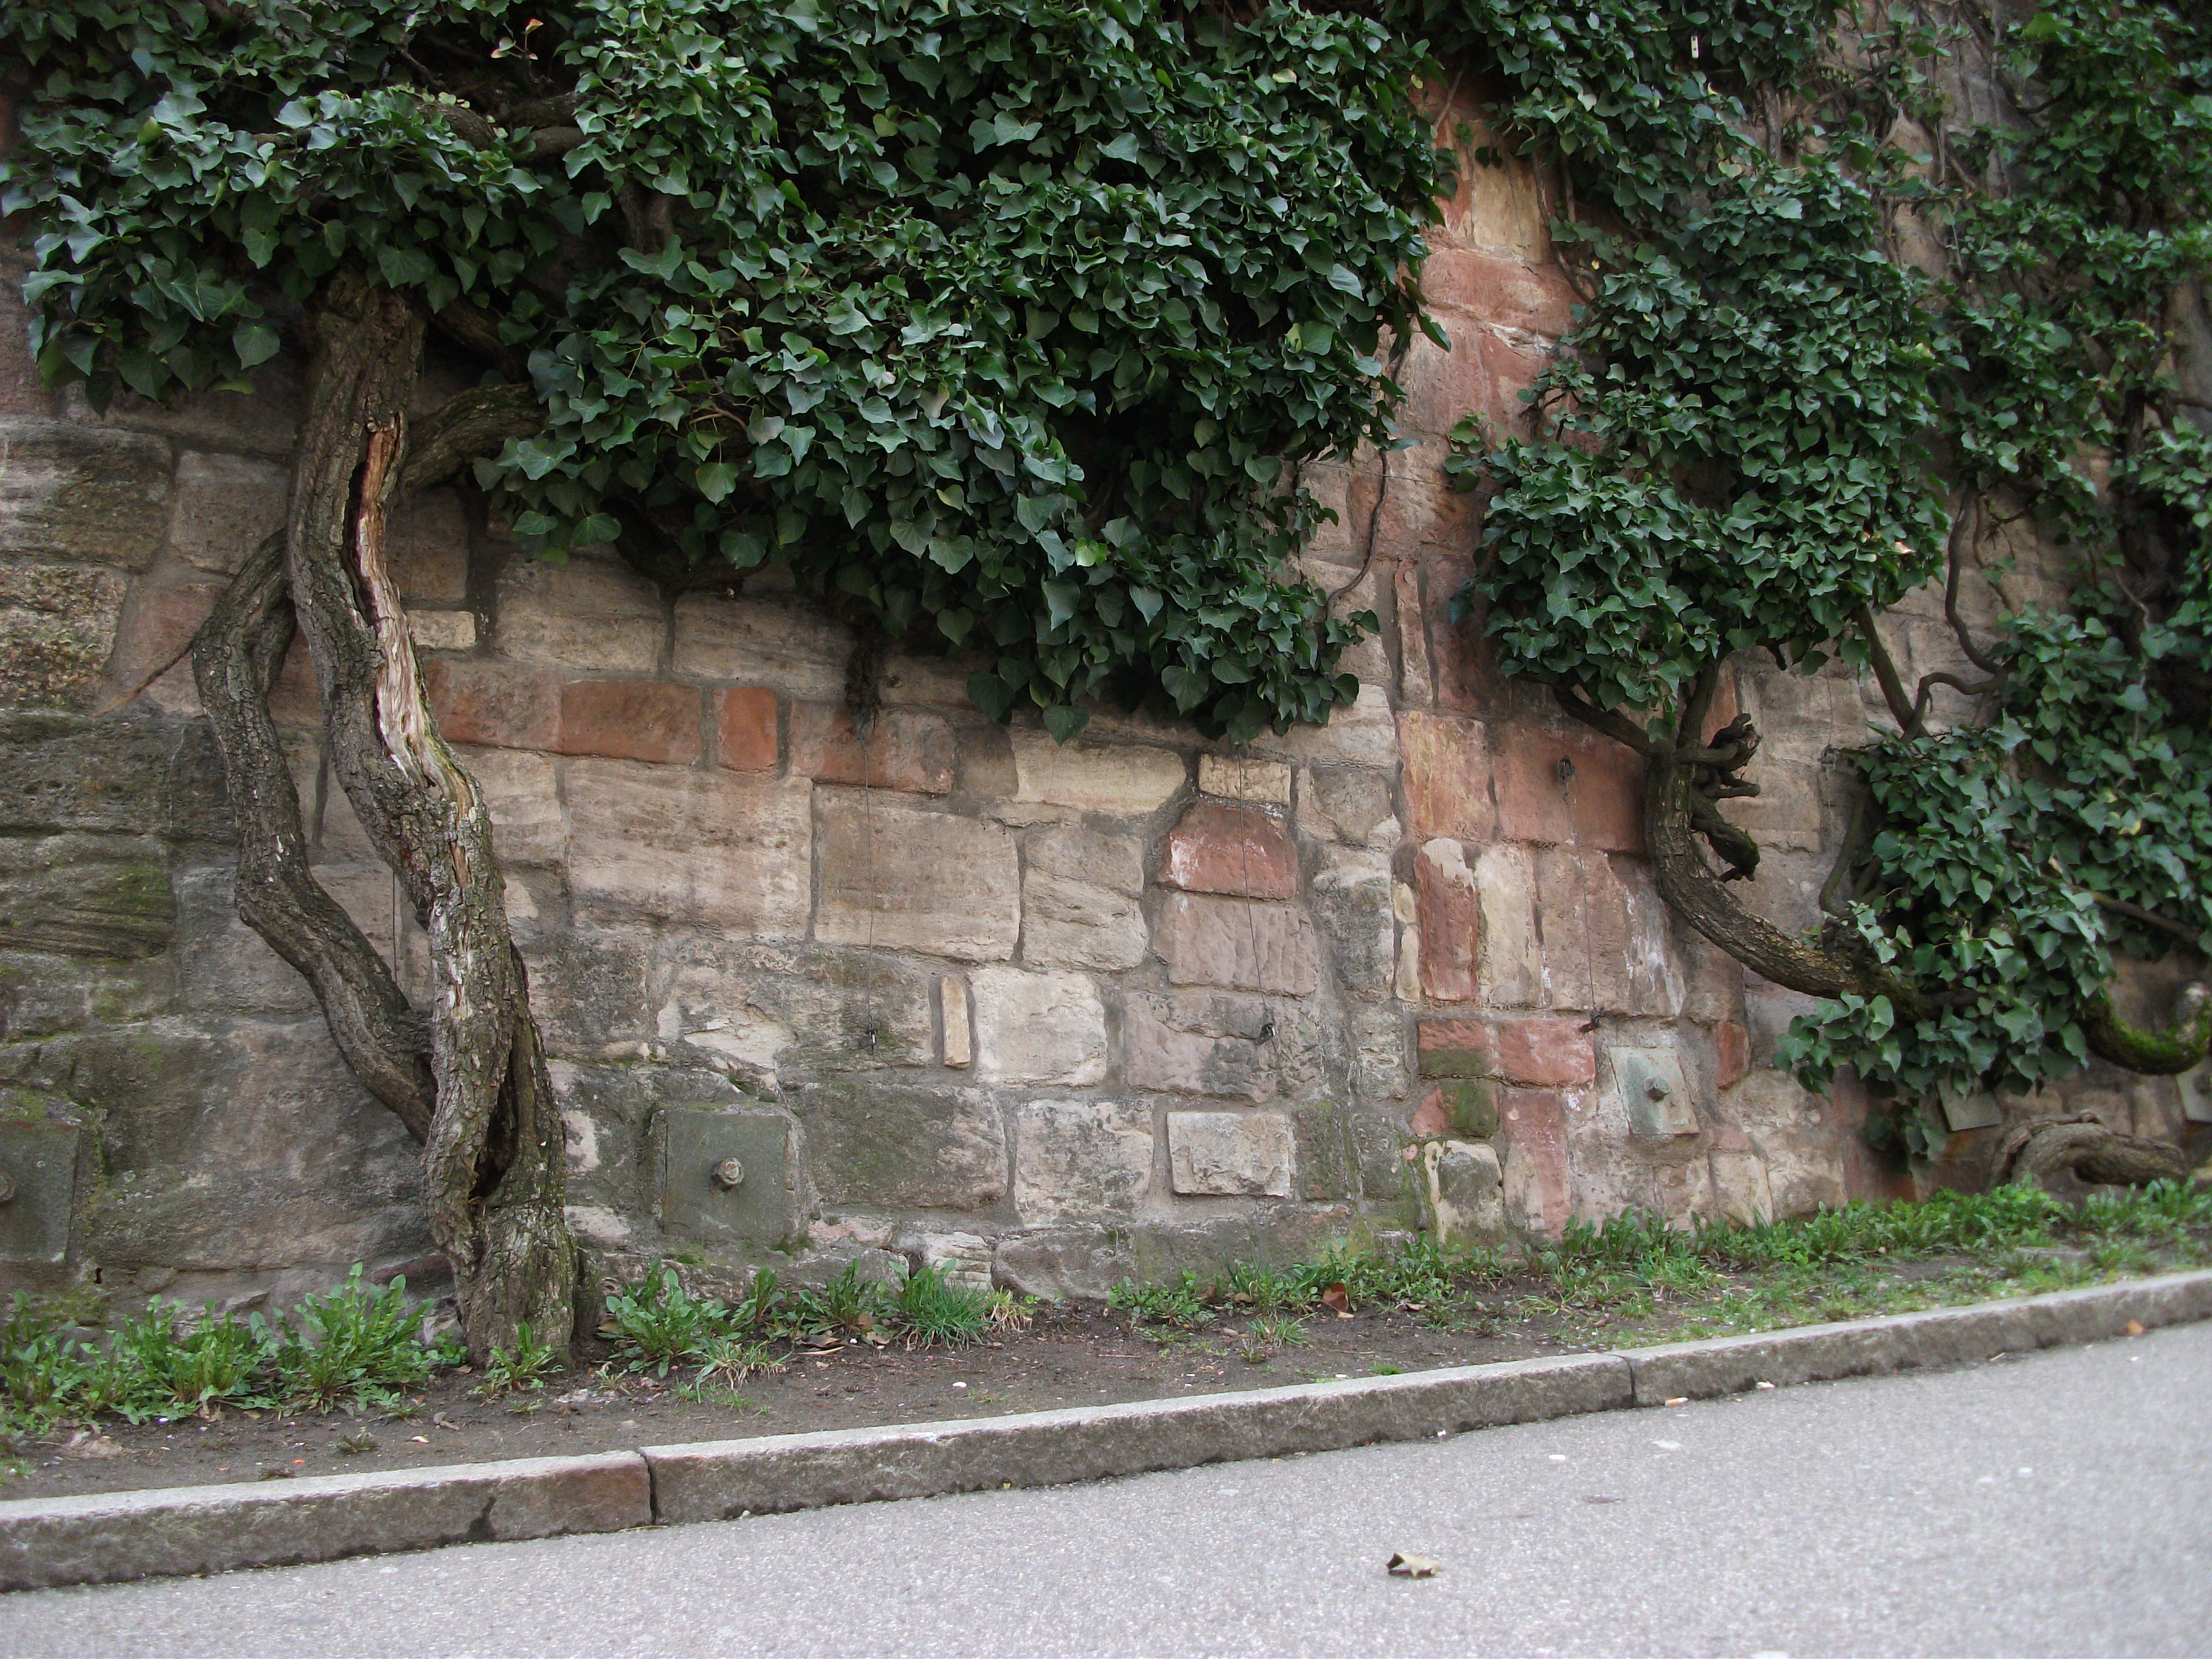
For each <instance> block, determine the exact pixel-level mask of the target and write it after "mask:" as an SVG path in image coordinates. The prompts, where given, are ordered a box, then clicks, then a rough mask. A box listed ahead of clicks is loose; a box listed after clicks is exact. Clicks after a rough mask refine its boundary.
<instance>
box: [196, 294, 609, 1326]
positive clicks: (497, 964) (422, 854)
mask: <svg viewBox="0 0 2212 1659" xmlns="http://www.w3.org/2000/svg"><path fill="white" fill-rule="evenodd" d="M306 326H307V333H308V337H309V339H310V343H311V345H312V347H313V359H312V362H311V364H310V367H309V371H308V396H307V416H306V419H305V421H304V422H303V423H302V425H301V431H300V435H299V441H298V448H297V450H296V452H295V458H294V465H293V488H292V506H291V516H290V520H289V524H288V526H287V528H286V532H285V538H284V550H285V552H284V571H285V575H286V578H287V583H286V586H288V587H289V595H290V601H291V607H292V610H293V611H294V612H295V614H296V616H297V618H298V624H299V627H300V630H301V633H302V634H303V635H304V636H305V637H306V639H307V647H308V652H309V654H310V656H311V657H312V659H313V663H314V668H315V679H316V684H317V687H318V689H319V690H320V692H321V694H322V701H323V711H324V713H323V718H324V726H325V741H326V743H327V745H328V754H329V758H330V762H331V769H332V772H333V774H334V775H335V776H336V777H337V781H338V782H339V785H340V786H341V787H343V789H344V790H345V792H346V797H347V799H348V800H349V801H350V802H351V804H352V805H353V808H354V811H355V813H356V816H357V817H359V819H360V821H361V823H362V829H364V831H365V832H366V833H367V835H368V838H369V841H370V842H371V843H372V844H373V845H374V847H375V848H376V850H377V852H378V854H379V855H380V857H381V858H383V860H385V862H386V864H387V865H389V866H391V868H392V871H393V872H394V873H395V874H396V875H397V876H398V879H399V881H400V883H401V884H402V885H403V886H404V888H405V890H406V891H407V894H408V896H409V899H410V902H412V904H413V906H414V909H415V914H416V919H417V920H418V921H420V922H421V924H422V927H423V930H424V932H425V933H426V934H427V935H428V940H429V952H430V967H431V980H432V986H431V1006H430V1009H429V1013H428V1019H427V1021H424V1020H422V1018H421V1017H420V1016H417V1015H415V1014H414V1013H413V1012H412V1011H410V1010H408V1009H407V1008H406V1005H405V1003H404V1000H400V999H399V995H398V989H397V987H396V985H393V984H392V981H391V975H390V972H389V970H388V969H385V967H384V964H382V963H380V962H378V963H375V967H374V969H373V970H372V969H368V968H367V967H365V966H364V965H363V963H362V962H361V961H360V960H359V959H358V957H359V956H366V957H368V958H369V959H371V960H374V955H375V953H374V950H373V949H371V948H370V947H369V946H368V943H367V941H366V939H362V938H361V936H360V933H359V930H358V929H355V928H352V927H351V924H350V922H345V921H344V917H343V912H342V911H339V910H337V907H336V905H335V904H334V903H331V902H330V900H329V897H328V895H326V894H323V893H322V892H321V890H320V888H319V887H317V886H315V884H313V878H312V877H309V876H307V873H306V864H305V858H306V855H305V849H304V842H303V837H302V836H301V832H300V823H299V807H298V800H297V796H296V794H295V793H294V792H293V790H292V786H291V780H290V776H289V772H287V771H285V770H284V769H283V757H282V755H281V752H280V751H278V750H277V748H276V738H275V732H274V730H273V728H272V727H270V725H269V721H268V714H267V710H266V707H265V700H264V689H265V685H266V683H267V671H266V666H265V664H266V662H267V661H270V660H273V659H274V656H276V655H281V651H279V652H276V653H273V654H272V653H271V652H270V649H269V647H268V645H267V643H266V642H265V641H266V636H267V635H268V634H269V633H270V628H271V624H270V623H269V622H268V621H267V620H265V617H266V613H268V612H269V611H271V610H272V609H273V608H274V607H276V605H278V604H279V602H280V600H279V596H278V595H277V594H276V592H275V584H274V582H273V580H270V578H268V577H267V576H263V577H260V578H258V580H257V581H256V582H255V583H247V582H246V580H244V579H243V578H241V580H240V583H239V584H237V585H235V586H234V588H233V590H232V593H231V594H230V595H229V596H228V598H227V599H226V601H225V605H226V607H227V608H228V610H230V611H234V612H235V613H236V614H235V615H234V617H232V618H231V619H230V620H229V621H228V622H227V623H226V624H225V627H224V628H223V629H217V630H216V631H215V633H213V634H211V635H210V641H209V645H208V649H207V651H206V652H205V653H204V655H205V657H206V662H205V664H204V665H201V664H199V663H197V662H196V669H197V670H198V671H200V672H201V673H202V674H203V676H204V678H203V687H204V689H205V688H206V687H208V686H210V685H212V686H213V688H214V690H215V691H216V697H215V698H213V699H210V702H209V706H210V710H211V711H214V710H216V709H217V708H218V706H220V709H221V712H220V713H219V714H217V716H216V718H217V726H218V737H219V739H220V740H221V744H220V746H221V748H222V757H223V763H224V769H225V774H226V779H227V781H228V782H229V784H230V787H231V796H232V801H233V806H234V812H235V814H236V816H237V817H238V818H239V820H240V874H241V879H240V915H242V916H243V917H244V919H245V920H246V922H247V923H248V925H249V926H252V927H254V928H255V930H256V931H257V932H258V933H261V934H262V935H263V937H264V938H265V939H269V940H270V943H271V944H272V945H275V946H276V948H277V950H278V951H279V952H280V954H284V955H285V956H286V958H287V960H292V961H295V963H296V962H297V961H298V957H295V956H294V955H293V954H292V952H291V951H288V950H287V948H286V943H289V944H290V945H292V946H293V948H294V949H295V950H297V951H299V952H300V955H301V956H303V957H307V959H308V960H309V961H310V962H312V963H315V964H316V965H315V966H314V967H313V968H303V969H302V971H305V972H307V973H308V975H309V978H310V979H311V980H312V981H314V982H315V983H316V986H317V990H318V994H320V995H324V996H325V1008H326V1009H327V1008H330V1007H331V1006H332V1004H333V1002H335V1003H336V1004H337V1006H338V1007H339V1009H340V1010H341V1012H343V1014H344V1015H345V1017H346V1018H347V1019H348V1021H349V1022H350V1023H349V1026H348V1028H347V1029H346V1030H341V1029H340V1018H339V1017H338V1016H337V1015H333V1017H332V1020H331V1025H332V1030H333V1031H334V1032H336V1033H337V1034H338V1038H339V1041H340V1043H341V1046H342V1048H343V1049H344V1052H345V1053H346V1056H347V1058H348V1060H349V1061H350V1062H352V1063H353V1064H354V1065H355V1068H356V1072H357V1073H361V1075H362V1077H363V1079H364V1081H365V1082H367V1083H368V1084H369V1086H370V1087H371V1089H372V1091H374V1092H376V1093H377V1095H378V1097H379V1098H380V1099H384V1100H386V1103H387V1104H391V1105H392V1106H393V1108H394V1109H395V1110H397V1111H398V1112H399V1113H400V1115H401V1117H402V1119H403V1121H407V1122H408V1124H409V1127H410V1131H413V1132H415V1133H417V1134H418V1135H419V1137H420V1138H421V1139H422V1142H423V1150H422V1200H423V1206H424V1209H425V1211H426V1212H427V1214H428V1221H429V1225H430V1232H431V1236H432V1237H433V1238H435V1240H436V1241H437V1243H438V1246H439V1248H440V1249H441V1250H442V1251H443V1252H444V1253H445V1255H446V1257H447V1261H450V1262H451V1263H452V1265H453V1277H454V1285H455V1290H456V1292H457V1295H458V1298H459V1304H460V1315H461V1322H462V1324H463V1326H464V1328H465V1329H466V1330H467V1332H468V1335H469V1343H470V1347H471V1352H474V1353H475V1354H477V1356H478V1357H479V1358H481V1357H482V1356H483V1354H484V1353H485V1352H486V1351H487V1350H489V1348H491V1347H493V1346H501V1347H509V1346H513V1343H514V1341H515V1334H516V1329H517V1327H519V1326H520V1325H522V1324H525V1323H527V1324H528V1325H529V1326H530V1328H531V1330H532V1334H534V1335H535V1336H536V1337H537V1338H538V1340H542V1341H550V1342H551V1343H552V1344H553V1345H554V1346H556V1347H557V1348H566V1347H567V1346H568V1344H569V1342H570V1341H571V1340H572V1336H573V1328H574V1281H575V1252H574V1246H573V1244H572V1243H571V1242H570V1239H569V1237H568V1226H567V1223H566V1221H565V1219H564V1218H563V1214H562V1200H563V1196H564V1188H565V1186H566V1164H565V1158H566V1153H565V1148H564V1146H563V1139H562V1124H561V1121H560V1115H559V1113H558V1111H557V1109H556V1107H555V1104H554V1100H553V1094H552V1088H551V1084H550V1079H549V1077H548V1074H547V1070H546V1065H545V1057H544V1046H543V1043H542V1042H541V1039H540V1037H539V1034H538V1026H537V1022H536V1020H535V1019H534V1018H532V1014H531V1012H530V1002H529V987H528V979H527V975H526V970H525V969H524V966H523V962H522V958H521V957H520V954H519V953H518V952H517V951H516V950H515V948H514V944H513V938H512V935H511V934H510V933H509V931H508V927H507V909H506V902H505V897H504V891H503V887H502V884H501V878H500V873H499V867H498V864H497V862H496V860H495V858H494V856H493V851H492V823H491V817H490V814H489V811H487V810H486V809H485V806H484V803H483V796H482V794H481V793H479V792H478V790H477V787H476V783H475V781H474V780H473V779H471V777H470V776H469V775H468V773H467V771H466V770H465V769H464V768H463V767H462V766H461V764H460V763H459V759H458V757H455V755H454V754H453V751H452V750H451V749H450V748H448V747H447V744H446V743H445V741H444V739H443V738H441V737H440V736H439V734H438V731H437V727H436V725H435V721H434V720H433V719H432V717H431V714H430V709H429V706H428V702H427V701H426V699H425V696H424V694H423V690H422V684H421V683H420V681H419V679H418V678H417V675H416V662H415V653H414V647H413V645H412V642H411V641H410V640H409V638H408V635H407V618H406V613H405V611H404V609H403V608H402V606H401V605H400V603H399V597H398V591H397V589H396V588H395V586H393V584H392V578H391V575H390V573H389V571H388V569H387V568H386V562H385V549H384V543H385V517H386V509H387V507H388V506H389V505H390V503H391V502H392V500H393V499H394V497H395V496H396V495H397V494H398V490H399V487H400V483H401V481H402V477H403V474H404V473H405V471H407V441H406V431H407V422H406V405H407V402H408V399H409V396H410V393H411V392H412V391H413V389H414V386H415V382H416V375H417V373H418V371H419V365H420V361H421V356H422V335H423V327H424V324H423V319H422V315H421V314H420V313H419V312H417V311H416V308H415V307H414V306H413V305H412V304H411V303H410V301H407V300H406V299H404V297H402V296H400V295H396V294H393V293H392V292H391V291H389V290H386V289H378V288H374V287H372V286H371V285H370V284H369V283H367V282H366V281H365V280H364V279H362V277H360V276H358V275H357V274H355V273H352V272H341V273H339V274H338V275H337V276H333V277H332V278H331V281H330V283H328V284H327V285H326V287H325V289H324V291H323V293H322V294H321V295H319V297H318V299H317V301H316V302H315V304H314V305H313V307H311V308H310V310H309V313H308V316H307V323H306ZM482 412H483V411H477V413H478V414H481V413H482ZM478 423H479V424H485V425H491V426H496V424H497V420H496V418H495V419H494V420H493V421H491V422H481V421H480V422H478ZM451 432H452V426H451V423H447V424H446V425H445V426H444V427H443V428H441V434H440V439H439V441H438V442H437V443H435V444H434V446H433V450H434V452H435V467H436V469H438V470H443V469H444V468H446V467H447V466H448V465H453V464H457V463H453V462H449V461H448V459H447V452H448V451H449V450H450V448H451V445H450V442H449V439H450V435H451ZM426 476H433V474H432V473H430V472H418V473H416V477H426ZM256 618H263V619H262V620H255V619H256ZM210 629H215V624H214V623H213V622H212V621H211V622H210ZM217 635H221V636H222V638H221V639H218V638H217ZM257 639H261V640H263V641H264V643H262V644H261V645H260V647H259V648H258V650H257V649H256V648H255V647H254V645H253V641H255V640H257ZM222 641H228V643H224V642H222ZM246 705H251V707H250V708H247V707H246ZM272 766H273V768H274V769H273V770H272V769H271V768H272ZM280 781H281V784H282V787H281V788H280V787H278V784H279V782H280ZM249 866H251V878H249ZM264 871H265V872H267V873H266V874H264V873H263V872H264ZM318 897H319V899H320V901H321V903H320V904H318V903H317V899H318ZM325 906H327V910H325V908H323V907H325ZM331 913H335V915H336V916H337V921H340V922H343V923H344V926H343V927H337V926H336V925H335V924H334V923H332V922H331ZM279 939H283V940H285V941H286V943H279ZM301 939H305V940H306V941H307V944H305V945H303V944H302V943H301ZM356 942H357V944H358V946H359V951H358V953H356V951H355V950H354V948H353V947H354V944H355V943H356ZM308 945H313V947H314V948H313V949H312V950H311V949H309V948H307V947H308ZM318 975H321V976H320V977H318ZM325 981H328V982H329V983H331V985H333V986H335V987H338V988H339V990H341V991H343V992H344V993H345V994H325V989H324V987H325ZM362 987H365V988H362ZM364 1010H366V1011H367V1012H362V1011H364ZM425 1026H427V1044H426V1043H425V1042H424V1041H423V1040H422V1032H423V1029H424V1027H425ZM349 1042H351V1043H352V1044H353V1046H352V1047H347V1046H346V1045H347V1044H348V1043H349ZM426 1048H427V1054H428V1067H427V1077H428V1085H429V1089H428V1101H429V1103H430V1104H429V1109H428V1111H427V1112H424V1111H422V1109H421V1106H422V1100H423V1096H422V1092H421V1085H422V1081H423V1075H422V1069H421V1068H422V1056H423V1054H424V1052H425V1049H426ZM356 1049H358V1050H359V1051H360V1054H361V1058H359V1059H356ZM410 1078H411V1079H412V1082H413V1085H415V1086H414V1091H412V1092H410V1090H409V1089H407V1088H404V1087H401V1086H399V1085H401V1084H402V1083H405V1082H407V1081H409V1080H410ZM418 1123H419V1127H417V1125H418Z"/></svg>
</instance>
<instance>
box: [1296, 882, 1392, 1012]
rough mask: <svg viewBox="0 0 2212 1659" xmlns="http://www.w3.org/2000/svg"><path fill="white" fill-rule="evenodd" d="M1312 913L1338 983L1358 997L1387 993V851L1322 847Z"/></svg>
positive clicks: (1376, 997)
mask: <svg viewBox="0 0 2212 1659" xmlns="http://www.w3.org/2000/svg"><path fill="white" fill-rule="evenodd" d="M1313 913H1314V922H1315V925H1316V927H1319V928H1320V930H1321V933H1322V938H1323V939H1327V940H1328V946H1329V956H1330V958H1331V960H1332V961H1334V963H1335V964H1336V976H1337V980H1338V982H1339V983H1340V984H1341V985H1342V986H1343V987H1344V988H1345V990H1346V992H1347V993H1348V994H1350V995H1352V996H1353V997H1355V998H1358V999H1359V1000H1364V1001H1370V1002H1371V1001H1379V1000H1383V999H1384V998H1386V997H1388V996H1389V994H1390V979H1391V970H1392V969H1393V967H1394V965H1395V953H1396V950H1397V927H1396V925H1395V923H1396V919H1395V915H1394V914H1393V891H1392V882H1391V879H1390V859H1389V854H1385V853H1380V852H1370V851H1368V850H1367V849H1365V848H1349V847H1331V848H1324V849H1323V851H1322V855H1321V862H1320V867H1319V868H1317V869H1316V871H1315V872H1314V878H1313Z"/></svg>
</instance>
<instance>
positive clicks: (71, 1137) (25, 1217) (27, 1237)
mask: <svg viewBox="0 0 2212 1659" xmlns="http://www.w3.org/2000/svg"><path fill="white" fill-rule="evenodd" d="M76 1139H77V1132H76V1126H75V1125H74V1124H69V1123H12V1122H0V1177H4V1178H5V1180H6V1182H7V1188H8V1194H9V1195H8V1200H7V1202H5V1203H4V1204H0V1261H61V1260H63V1259H64V1257H66V1256H67V1255H69V1239H70V1211H71V1208H72V1206H74V1204H75V1202H76Z"/></svg>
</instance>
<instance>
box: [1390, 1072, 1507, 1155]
mask: <svg viewBox="0 0 2212 1659" xmlns="http://www.w3.org/2000/svg"><path fill="white" fill-rule="evenodd" d="M1409 1127H1411V1128H1412V1130H1413V1133H1414V1135H1415V1136H1417V1137H1419V1138H1420V1139H1433V1138H1436V1137H1437V1136H1443V1135H1455V1136H1457V1137H1458V1138H1459V1139H1462V1140H1487V1139H1490V1137H1491V1136H1492V1135H1494V1134H1496V1133H1498V1099H1497V1091H1496V1090H1495V1089H1494V1088H1493V1087H1492V1085H1491V1084H1489V1083H1488V1082H1487V1081H1486V1080H1485V1079H1481V1078H1447V1079H1444V1081H1443V1082H1442V1083H1439V1084H1437V1086H1436V1087H1435V1088H1433V1089H1431V1090H1430V1091H1429V1092H1428V1093H1427V1094H1425V1095H1424V1096H1422V1097H1421V1103H1420V1104H1419V1106H1416V1107H1415V1108H1414V1109H1413V1121H1412V1123H1411V1124H1410V1125H1409Z"/></svg>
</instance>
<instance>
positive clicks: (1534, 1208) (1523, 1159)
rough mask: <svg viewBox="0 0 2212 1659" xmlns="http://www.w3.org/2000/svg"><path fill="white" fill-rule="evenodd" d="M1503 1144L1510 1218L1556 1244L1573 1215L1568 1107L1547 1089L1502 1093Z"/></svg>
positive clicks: (1500, 1130) (1500, 1129)
mask: <svg viewBox="0 0 2212 1659" xmlns="http://www.w3.org/2000/svg"><path fill="white" fill-rule="evenodd" d="M1498 1139H1499V1140H1500V1141H1501V1142H1503V1143H1504V1165H1505V1200H1506V1206H1507V1210H1508V1213H1509V1214H1510V1213H1511V1212H1514V1211H1516V1210H1517V1211H1518V1212H1519V1214H1518V1215H1517V1216H1516V1219H1517V1220H1519V1221H1520V1222H1521V1223H1522V1225H1524V1226H1526V1227H1527V1228H1528V1230H1529V1231H1532V1232H1540V1233H1546V1234H1548V1235H1549V1236H1550V1237H1553V1238H1557V1237H1559V1235H1560V1234H1561V1233H1562V1232H1564V1231H1565V1230H1566V1225H1567V1221H1568V1219H1569V1218H1570V1217H1571V1215H1572V1214H1573V1206H1572V1200H1571V1197H1570V1196H1569V1191H1570V1189H1569V1187H1568V1180H1567V1103H1566V1101H1565V1098H1564V1097H1561V1096H1559V1095H1558V1094H1556V1093H1554V1092H1553V1091H1550V1090H1548V1089H1502V1090H1500V1091H1498Z"/></svg>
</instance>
